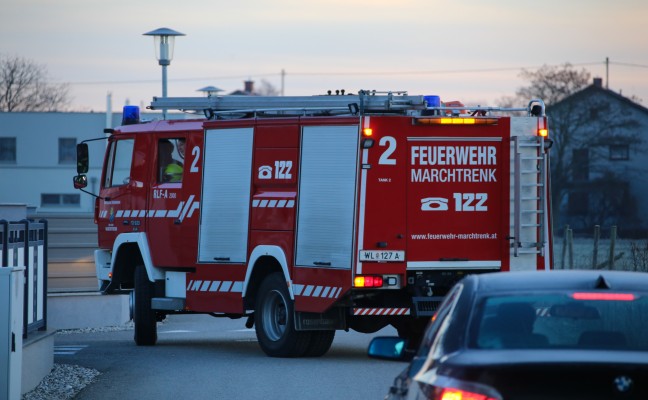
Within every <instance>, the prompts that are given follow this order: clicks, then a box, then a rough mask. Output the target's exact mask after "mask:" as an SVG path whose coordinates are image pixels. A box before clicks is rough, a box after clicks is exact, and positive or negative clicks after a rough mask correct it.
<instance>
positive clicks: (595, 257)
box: [592, 225, 601, 269]
mask: <svg viewBox="0 0 648 400" xmlns="http://www.w3.org/2000/svg"><path fill="white" fill-rule="evenodd" d="M600 237H601V226H600V225H594V250H593V251H594V254H592V269H596V266H597V265H598V247H599V239H600Z"/></svg>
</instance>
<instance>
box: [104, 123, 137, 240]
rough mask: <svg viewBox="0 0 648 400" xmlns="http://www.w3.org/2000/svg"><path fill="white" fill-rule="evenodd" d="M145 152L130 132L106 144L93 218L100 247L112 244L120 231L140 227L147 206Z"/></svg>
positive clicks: (124, 231)
mask: <svg viewBox="0 0 648 400" xmlns="http://www.w3.org/2000/svg"><path fill="white" fill-rule="evenodd" d="M145 151H146V146H145V144H143V143H138V142H137V140H136V139H135V136H133V135H124V136H121V135H120V136H119V137H117V138H116V139H114V140H111V141H110V142H109V144H108V150H107V157H106V159H105V168H104V171H105V172H104V176H103V181H102V183H101V197H102V199H101V200H99V210H98V212H99V213H98V215H99V218H98V220H97V224H98V229H99V232H100V235H99V246H100V247H112V243H113V242H114V240H115V238H116V237H117V235H119V234H120V233H127V232H138V231H140V229H141V225H140V221H141V220H142V219H143V216H144V212H145V210H146V209H147V207H146V192H145V185H144V183H145V182H146V178H147V177H146V171H147V170H146V168H145V167H144V160H146V152H145ZM135 160H137V161H135Z"/></svg>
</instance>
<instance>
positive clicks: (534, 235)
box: [511, 136, 548, 257]
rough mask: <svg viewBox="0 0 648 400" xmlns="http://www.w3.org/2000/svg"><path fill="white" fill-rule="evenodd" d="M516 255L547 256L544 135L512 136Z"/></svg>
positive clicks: (514, 245) (514, 249)
mask: <svg viewBox="0 0 648 400" xmlns="http://www.w3.org/2000/svg"><path fill="white" fill-rule="evenodd" d="M511 140H512V142H513V146H514V148H513V151H514V160H513V162H514V166H513V168H514V174H515V175H514V189H513V190H514V200H513V213H514V218H513V236H514V241H513V255H514V256H515V257H518V256H519V255H521V254H540V255H543V256H544V255H545V254H544V252H545V233H546V231H547V217H548V216H547V215H545V214H546V213H545V209H546V201H547V198H546V187H545V182H546V179H547V176H546V174H547V153H546V152H545V151H544V146H545V143H544V137H542V136H536V137H530V138H526V137H519V136H513V137H512V138H511Z"/></svg>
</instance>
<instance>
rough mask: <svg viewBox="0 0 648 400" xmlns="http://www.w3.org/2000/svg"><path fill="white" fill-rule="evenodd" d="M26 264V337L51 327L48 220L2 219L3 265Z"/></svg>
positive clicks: (0, 254) (0, 262)
mask: <svg viewBox="0 0 648 400" xmlns="http://www.w3.org/2000/svg"><path fill="white" fill-rule="evenodd" d="M18 266H24V267H25V290H24V293H25V302H24V307H23V313H24V314H23V321H24V322H23V337H24V338H27V336H28V334H29V333H30V332H34V331H37V330H46V329H47V221H46V220H43V219H42V220H40V221H38V222H35V221H33V220H26V219H25V220H21V221H18V222H8V221H5V220H0V267H18Z"/></svg>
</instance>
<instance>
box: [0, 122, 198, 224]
mask: <svg viewBox="0 0 648 400" xmlns="http://www.w3.org/2000/svg"><path fill="white" fill-rule="evenodd" d="M186 117H187V115H185V114H177V113H175V114H174V113H169V114H168V118H173V119H178V118H186ZM141 118H142V119H149V120H150V119H155V118H160V114H159V113H143V114H142V115H141ZM121 119H122V115H121V113H114V114H113V113H93V112H10V113H7V112H4V113H0V188H1V189H0V204H3V203H4V204H7V203H18V204H26V205H27V206H28V207H29V209H30V210H29V211H30V214H31V213H34V212H36V213H92V212H93V210H94V198H93V197H92V196H90V195H89V194H86V193H83V192H81V191H79V190H75V189H74V187H73V185H72V177H73V176H74V175H76V145H77V143H80V142H82V141H84V140H88V139H96V138H101V137H107V135H106V134H104V128H106V127H114V126H118V125H121ZM106 142H107V141H96V142H91V143H90V144H89V151H90V170H89V171H88V174H87V175H88V183H89V184H88V187H87V188H86V190H87V191H89V192H91V193H98V192H99V179H100V178H101V165H102V163H103V157H104V151H105V149H106Z"/></svg>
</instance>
